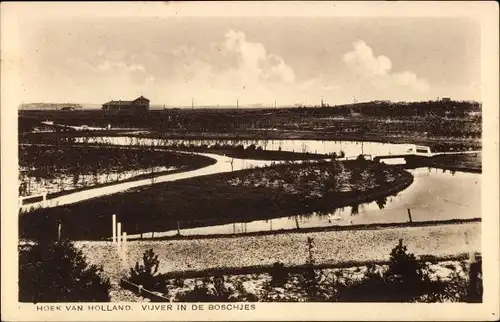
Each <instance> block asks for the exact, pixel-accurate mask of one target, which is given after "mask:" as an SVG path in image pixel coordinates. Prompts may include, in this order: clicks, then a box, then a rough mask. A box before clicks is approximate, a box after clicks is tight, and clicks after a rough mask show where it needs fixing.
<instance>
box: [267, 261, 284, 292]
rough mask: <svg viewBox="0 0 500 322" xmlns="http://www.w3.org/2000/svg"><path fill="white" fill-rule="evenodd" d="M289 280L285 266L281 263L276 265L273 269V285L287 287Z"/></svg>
mask: <svg viewBox="0 0 500 322" xmlns="http://www.w3.org/2000/svg"><path fill="white" fill-rule="evenodd" d="M287 279H288V271H287V269H286V268H285V265H284V264H283V263H280V262H276V263H274V264H273V267H272V268H271V285H272V286H279V287H281V286H283V285H285V283H286V281H287Z"/></svg>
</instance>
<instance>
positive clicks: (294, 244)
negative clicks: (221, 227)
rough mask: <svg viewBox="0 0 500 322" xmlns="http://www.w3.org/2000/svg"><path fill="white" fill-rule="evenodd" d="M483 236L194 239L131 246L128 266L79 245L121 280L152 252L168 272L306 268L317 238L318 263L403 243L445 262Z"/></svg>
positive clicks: (450, 228) (474, 226)
mask: <svg viewBox="0 0 500 322" xmlns="http://www.w3.org/2000/svg"><path fill="white" fill-rule="evenodd" d="M480 234H481V223H466V224H456V225H440V226H428V227H412V228H391V229H379V230H354V231H337V232H334V231H330V232H313V233H290V234H277V235H266V236H240V237H232V238H211V239H195V240H173V241H166V240H165V241H132V242H129V243H128V256H127V259H126V262H122V261H121V260H119V259H118V256H117V251H116V248H115V247H114V245H113V244H111V243H110V242H90V241H81V242H76V243H75V244H76V246H77V247H79V248H81V249H82V250H83V252H84V254H85V255H86V256H87V258H88V260H89V261H90V262H91V263H93V264H97V265H102V266H103V268H104V270H105V271H106V272H107V274H109V275H110V277H117V276H119V275H120V272H122V273H125V272H128V270H129V269H130V267H132V266H134V265H135V263H136V261H142V254H143V252H144V251H145V250H148V249H153V250H154V252H155V253H156V254H158V255H159V260H160V269H159V271H160V272H162V273H167V272H172V271H185V270H203V269H208V268H218V267H246V266H254V265H272V264H273V263H274V262H276V261H281V262H283V263H285V264H286V265H300V264H304V263H305V261H306V259H307V242H306V240H307V237H312V238H314V243H315V247H314V256H315V260H316V262H317V263H318V264H336V263H342V262H348V261H381V260H388V259H389V253H390V251H391V249H392V248H393V247H394V246H395V245H396V244H397V243H398V240H399V239H400V238H401V239H403V241H404V244H405V245H406V246H407V247H408V251H409V252H411V253H414V254H416V255H434V256H440V257H441V256H450V255H456V254H460V253H466V252H471V251H480V246H481V238H480ZM466 235H467V238H466ZM120 267H121V268H120Z"/></svg>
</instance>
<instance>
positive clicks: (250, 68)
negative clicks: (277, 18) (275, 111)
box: [167, 30, 296, 104]
mask: <svg viewBox="0 0 500 322" xmlns="http://www.w3.org/2000/svg"><path fill="white" fill-rule="evenodd" d="M169 53H170V55H171V56H172V57H173V59H174V60H175V62H176V63H175V66H174V67H173V70H172V73H173V75H174V79H175V81H174V82H173V83H172V84H171V85H170V88H171V89H172V88H174V89H172V91H174V90H175V92H176V93H183V94H185V95H189V96H188V97H190V96H193V95H194V96H196V97H200V100H202V101H203V102H204V103H207V104H214V103H217V102H235V101H236V98H240V101H241V102H245V101H246V102H251V103H258V102H271V101H273V100H274V99H276V97H277V96H279V95H284V93H286V92H290V91H291V90H293V86H294V84H295V82H296V77H295V72H294V70H293V68H292V67H291V66H290V65H288V64H287V63H286V62H285V60H284V59H283V57H281V56H280V55H278V54H276V53H269V52H268V51H267V49H266V48H265V46H264V44H262V43H260V42H256V41H252V40H249V39H247V36H246V34H245V33H244V32H242V31H235V30H229V31H227V32H226V33H225V34H224V35H223V38H222V39H221V41H219V42H215V43H212V44H211V45H210V46H209V47H208V48H194V47H189V46H180V47H177V48H173V49H171V50H170V51H169ZM167 59H168V58H167ZM189 92H191V93H189Z"/></svg>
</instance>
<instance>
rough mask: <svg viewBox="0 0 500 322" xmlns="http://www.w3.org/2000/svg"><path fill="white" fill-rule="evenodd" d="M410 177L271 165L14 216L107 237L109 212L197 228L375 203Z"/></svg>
mask: <svg viewBox="0 0 500 322" xmlns="http://www.w3.org/2000/svg"><path fill="white" fill-rule="evenodd" d="M412 181H413V177H412V176H411V174H409V173H408V172H406V171H404V170H403V169H401V168H399V167H395V166H389V165H385V164H380V163H375V162H370V161H355V160H352V161H346V162H338V161H336V162H320V163H305V164H294V165H275V166H272V167H268V168H259V169H248V170H242V171H235V172H231V173H224V174H216V175H210V176H203V177H198V178H192V179H187V180H179V181H175V182H169V183H165V184H156V185H153V186H147V187H141V188H137V189H132V190H129V191H126V192H123V193H119V194H114V195H110V196H106V197H100V198H95V199H90V200H86V201H83V202H80V203H76V204H72V205H67V206H60V207H55V208H51V209H37V210H35V211H33V212H30V213H27V214H25V215H23V216H21V217H20V226H19V227H20V233H21V235H22V236H25V237H36V236H39V235H40V232H44V234H49V235H51V234H50V232H51V231H52V232H54V234H55V233H56V229H57V226H58V222H59V221H61V222H62V226H63V235H64V236H65V237H67V238H72V239H99V238H105V237H109V227H108V226H109V225H108V223H110V222H111V215H112V214H117V216H118V220H120V222H122V225H123V227H124V229H126V231H127V232H128V233H129V234H138V233H146V232H150V231H167V230H172V229H176V228H177V222H178V221H180V222H182V226H183V227H184V228H192V227H203V226H210V225H215V224H224V223H231V222H241V221H243V222H246V221H253V220H258V219H269V218H276V217H283V216H292V215H297V214H300V213H310V212H311V211H321V210H324V211H326V210H332V209H334V208H338V207H343V206H349V205H356V204H359V203H363V202H368V201H373V200H377V199H378V198H383V197H386V196H388V195H391V194H394V193H396V192H397V191H400V190H402V189H404V188H406V187H407V186H408V185H410V184H411V182H412Z"/></svg>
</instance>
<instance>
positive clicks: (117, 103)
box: [103, 101, 132, 106]
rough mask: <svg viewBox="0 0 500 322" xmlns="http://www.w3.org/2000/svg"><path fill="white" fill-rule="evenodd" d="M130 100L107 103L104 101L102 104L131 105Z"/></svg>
mask: <svg viewBox="0 0 500 322" xmlns="http://www.w3.org/2000/svg"><path fill="white" fill-rule="evenodd" d="M131 104H132V101H109V102H107V103H104V104H103V105H118V106H121V105H131Z"/></svg>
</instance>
